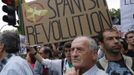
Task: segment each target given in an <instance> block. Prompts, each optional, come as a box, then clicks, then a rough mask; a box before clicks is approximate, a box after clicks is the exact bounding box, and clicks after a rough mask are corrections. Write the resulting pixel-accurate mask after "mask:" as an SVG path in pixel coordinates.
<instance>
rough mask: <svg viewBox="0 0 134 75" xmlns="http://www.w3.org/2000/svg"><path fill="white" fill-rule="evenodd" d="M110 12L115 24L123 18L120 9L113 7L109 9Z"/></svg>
mask: <svg viewBox="0 0 134 75" xmlns="http://www.w3.org/2000/svg"><path fill="white" fill-rule="evenodd" d="M109 12H110V15H111V17H112V22H113V24H120V19H121V17H120V9H114V8H112V9H110V10H109Z"/></svg>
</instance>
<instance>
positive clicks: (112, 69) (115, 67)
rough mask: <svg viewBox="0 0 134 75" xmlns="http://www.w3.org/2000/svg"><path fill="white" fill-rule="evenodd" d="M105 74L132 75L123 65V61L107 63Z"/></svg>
mask: <svg viewBox="0 0 134 75" xmlns="http://www.w3.org/2000/svg"><path fill="white" fill-rule="evenodd" d="M106 72H107V73H108V74H109V75H133V74H132V73H131V72H130V70H129V69H128V68H127V66H126V65H125V63H124V60H123V59H122V60H119V61H108V68H107V70H106Z"/></svg>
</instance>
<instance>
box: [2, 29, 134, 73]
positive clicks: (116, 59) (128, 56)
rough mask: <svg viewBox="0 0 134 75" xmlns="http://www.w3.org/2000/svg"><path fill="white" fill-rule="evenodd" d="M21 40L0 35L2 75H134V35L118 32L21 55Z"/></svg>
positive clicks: (36, 48) (34, 48)
mask: <svg viewBox="0 0 134 75" xmlns="http://www.w3.org/2000/svg"><path fill="white" fill-rule="evenodd" d="M19 44H20V40H19V36H18V34H17V33H15V32H10V31H6V32H2V33H0V75H134V31H128V32H127V33H126V34H125V37H124V38H122V37H121V36H120V35H119V32H118V30H116V29H107V30H104V31H103V32H100V33H98V36H96V37H95V38H92V37H90V36H78V37H76V38H74V40H71V41H64V42H58V43H53V44H48V45H44V46H36V45H35V46H32V47H31V46H29V45H28V46H27V47H26V50H27V54H26V56H25V57H23V58H22V57H21V56H20V55H19V50H20V45H19Z"/></svg>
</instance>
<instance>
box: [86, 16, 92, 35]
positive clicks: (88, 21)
mask: <svg viewBox="0 0 134 75" xmlns="http://www.w3.org/2000/svg"><path fill="white" fill-rule="evenodd" d="M86 18H87V23H88V27H89V31H90V34H92V30H91V26H90V20H89V17H88V14H86Z"/></svg>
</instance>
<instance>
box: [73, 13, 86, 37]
mask: <svg viewBox="0 0 134 75" xmlns="http://www.w3.org/2000/svg"><path fill="white" fill-rule="evenodd" d="M81 16H84V15H83V14H82V15H76V16H73V18H74V19H75V18H77V19H78V22H79V26H80V31H81V35H83V29H82V24H81V19H80V17H81ZM73 21H74V20H73Z"/></svg>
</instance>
